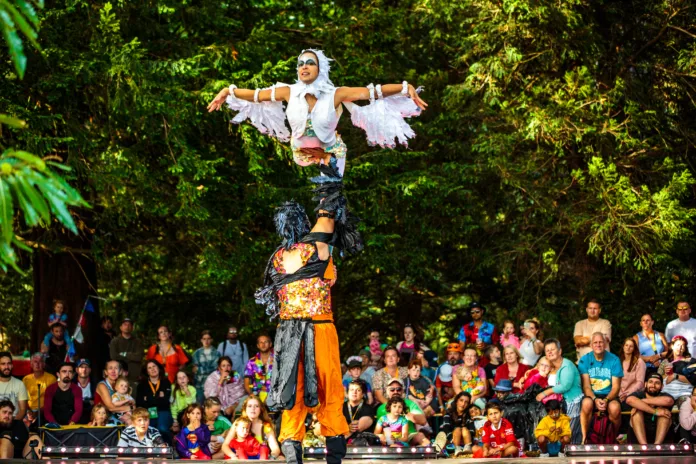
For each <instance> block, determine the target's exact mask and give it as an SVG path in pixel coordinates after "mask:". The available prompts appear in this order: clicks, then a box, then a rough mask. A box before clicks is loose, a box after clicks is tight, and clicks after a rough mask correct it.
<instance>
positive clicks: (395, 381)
mask: <svg viewBox="0 0 696 464" xmlns="http://www.w3.org/2000/svg"><path fill="white" fill-rule="evenodd" d="M393 383H398V384H399V385H401V386H402V387H403V386H404V381H403V380H401V379H400V378H398V377H394V378H393V379H391V380H390V381H389V383H388V384H387V387H388V386H389V385H391V384H393Z"/></svg>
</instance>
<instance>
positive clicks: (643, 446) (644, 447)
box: [640, 445, 648, 451]
mask: <svg viewBox="0 0 696 464" xmlns="http://www.w3.org/2000/svg"><path fill="white" fill-rule="evenodd" d="M640 449H642V450H643V451H645V450H646V449H648V446H647V445H641V447H640Z"/></svg>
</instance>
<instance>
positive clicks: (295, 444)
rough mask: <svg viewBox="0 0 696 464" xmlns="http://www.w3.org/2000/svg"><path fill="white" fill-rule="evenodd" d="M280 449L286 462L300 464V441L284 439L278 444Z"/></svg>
mask: <svg viewBox="0 0 696 464" xmlns="http://www.w3.org/2000/svg"><path fill="white" fill-rule="evenodd" d="M280 450H281V451H282V452H283V456H285V462H286V463H287V464H302V453H303V452H304V449H303V448H302V442H301V441H295V440H285V441H284V442H283V443H282V444H281V445H280Z"/></svg>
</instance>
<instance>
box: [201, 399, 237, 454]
mask: <svg viewBox="0 0 696 464" xmlns="http://www.w3.org/2000/svg"><path fill="white" fill-rule="evenodd" d="M221 411H222V405H221V404H220V400H219V399H217V398H215V397H214V396H211V397H210V398H208V399H207V400H205V402H204V403H203V417H204V419H205V423H206V425H207V426H208V429H209V430H210V445H209V448H210V454H211V455H212V457H213V459H225V453H223V451H222V442H224V441H225V435H227V431H228V430H229V429H231V428H232V422H230V420H229V419H228V418H226V417H225V416H223V415H222V414H220V412H221Z"/></svg>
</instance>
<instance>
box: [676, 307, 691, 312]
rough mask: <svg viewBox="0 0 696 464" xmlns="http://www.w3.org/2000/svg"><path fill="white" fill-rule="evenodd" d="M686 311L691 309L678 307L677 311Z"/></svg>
mask: <svg viewBox="0 0 696 464" xmlns="http://www.w3.org/2000/svg"><path fill="white" fill-rule="evenodd" d="M687 309H691V307H689V306H678V307H677V311H686V310H687Z"/></svg>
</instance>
